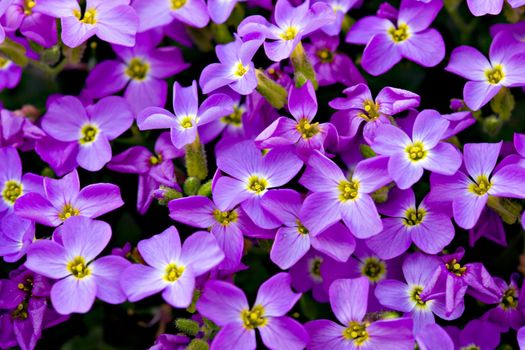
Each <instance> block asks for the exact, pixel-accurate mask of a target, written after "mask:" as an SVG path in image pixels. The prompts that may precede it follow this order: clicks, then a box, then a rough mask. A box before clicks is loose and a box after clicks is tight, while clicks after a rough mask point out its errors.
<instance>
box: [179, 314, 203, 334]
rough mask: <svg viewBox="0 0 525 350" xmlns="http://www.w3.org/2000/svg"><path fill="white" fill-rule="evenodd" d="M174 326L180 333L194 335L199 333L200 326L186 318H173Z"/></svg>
mask: <svg viewBox="0 0 525 350" xmlns="http://www.w3.org/2000/svg"><path fill="white" fill-rule="evenodd" d="M175 327H177V329H178V330H179V331H181V332H182V333H184V334H186V335H188V336H190V337H194V336H196V335H197V333H199V330H200V326H199V324H198V323H197V322H195V321H193V320H190V319H187V318H178V319H176V320H175Z"/></svg>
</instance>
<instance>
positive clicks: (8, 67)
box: [0, 26, 22, 91]
mask: <svg viewBox="0 0 525 350" xmlns="http://www.w3.org/2000/svg"><path fill="white" fill-rule="evenodd" d="M0 28H1V26H0ZM21 78H22V67H20V66H19V65H17V64H16V63H14V62H13V61H11V60H9V59H7V58H5V57H3V56H2V57H0V91H1V90H3V89H6V88H7V89H12V88H14V87H16V86H17V85H18V83H20V79H21Z"/></svg>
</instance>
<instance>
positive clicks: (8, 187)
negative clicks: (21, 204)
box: [2, 180, 24, 205]
mask: <svg viewBox="0 0 525 350" xmlns="http://www.w3.org/2000/svg"><path fill="white" fill-rule="evenodd" d="M23 190H24V188H23V186H22V184H21V183H20V182H18V181H15V180H9V181H6V183H5V184H4V189H3V191H2V198H3V199H4V201H5V202H6V203H7V204H9V205H13V204H15V201H16V200H17V198H18V197H20V196H21V195H22V193H23Z"/></svg>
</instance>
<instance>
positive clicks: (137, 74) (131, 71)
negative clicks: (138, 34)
mask: <svg viewBox="0 0 525 350" xmlns="http://www.w3.org/2000/svg"><path fill="white" fill-rule="evenodd" d="M149 69H150V65H149V64H148V63H146V62H145V61H143V60H142V59H140V58H137V57H135V58H132V59H131V60H130V61H129V64H128V68H126V75H127V76H128V77H130V78H131V79H134V80H144V79H146V76H147V74H148V72H149Z"/></svg>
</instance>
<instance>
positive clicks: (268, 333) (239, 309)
mask: <svg viewBox="0 0 525 350" xmlns="http://www.w3.org/2000/svg"><path fill="white" fill-rule="evenodd" d="M300 297H301V294H296V293H294V292H293V291H292V289H291V287H290V275H288V274H287V273H284V272H282V273H279V274H277V275H275V276H273V277H272V278H270V279H269V280H267V281H266V282H264V283H263V284H262V285H261V287H260V288H259V291H258V293H257V298H256V300H255V303H254V305H253V307H252V308H250V306H249V305H248V300H247V299H246V296H245V295H244V292H243V291H242V290H241V289H239V288H237V287H236V286H234V285H232V284H230V283H226V282H222V281H209V282H208V283H206V285H205V287H204V290H203V291H202V294H201V297H200V298H199V300H198V301H197V310H198V311H199V312H200V313H201V314H202V315H203V316H204V317H206V318H209V319H210V320H212V321H213V322H215V324H217V325H218V326H219V327H221V330H220V331H219V333H217V335H216V336H215V338H214V339H213V343H212V344H211V350H220V349H237V350H255V349H256V348H257V344H256V340H255V339H256V335H255V330H256V329H258V330H259V332H260V335H261V338H262V341H263V343H264V345H265V346H266V347H268V348H270V349H289V350H300V349H303V348H304V347H305V345H306V343H307V342H308V334H307V333H306V331H305V329H304V328H303V326H302V325H301V324H300V323H299V322H297V321H295V320H294V319H292V318H290V317H288V316H285V315H286V313H287V312H288V311H290V309H291V308H292V307H293V306H294V305H295V303H296V302H297V301H298V300H299V298H300Z"/></svg>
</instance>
